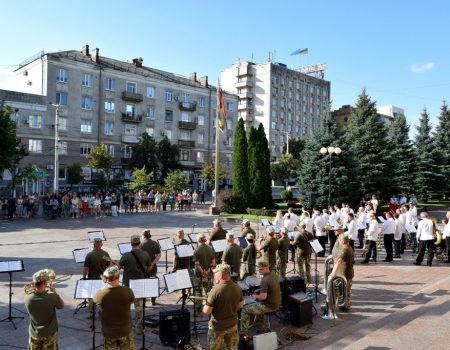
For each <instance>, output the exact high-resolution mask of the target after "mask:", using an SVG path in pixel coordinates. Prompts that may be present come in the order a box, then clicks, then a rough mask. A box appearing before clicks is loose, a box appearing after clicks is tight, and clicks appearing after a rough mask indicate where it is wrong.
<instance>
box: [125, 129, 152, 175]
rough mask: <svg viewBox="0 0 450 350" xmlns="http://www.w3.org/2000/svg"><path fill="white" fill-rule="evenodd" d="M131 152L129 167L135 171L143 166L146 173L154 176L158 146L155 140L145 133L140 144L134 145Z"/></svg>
mask: <svg viewBox="0 0 450 350" xmlns="http://www.w3.org/2000/svg"><path fill="white" fill-rule="evenodd" d="M132 150H133V152H132V155H131V160H130V165H131V166H132V167H134V168H137V169H141V168H142V167H143V166H145V168H146V169H147V171H150V172H153V174H154V175H155V174H156V172H157V170H158V158H157V154H158V145H157V143H156V141H155V139H154V138H153V137H151V136H150V135H149V134H147V133H146V132H145V133H143V134H142V140H141V143H139V144H137V145H134V146H133V148H132Z"/></svg>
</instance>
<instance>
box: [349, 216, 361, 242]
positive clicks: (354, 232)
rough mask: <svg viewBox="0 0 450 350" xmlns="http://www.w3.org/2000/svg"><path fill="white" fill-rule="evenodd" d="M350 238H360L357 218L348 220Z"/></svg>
mask: <svg viewBox="0 0 450 350" xmlns="http://www.w3.org/2000/svg"><path fill="white" fill-rule="evenodd" d="M347 233H348V238H349V239H352V240H354V241H356V240H357V239H358V230H357V229H356V222H355V220H351V221H349V222H348V231H347Z"/></svg>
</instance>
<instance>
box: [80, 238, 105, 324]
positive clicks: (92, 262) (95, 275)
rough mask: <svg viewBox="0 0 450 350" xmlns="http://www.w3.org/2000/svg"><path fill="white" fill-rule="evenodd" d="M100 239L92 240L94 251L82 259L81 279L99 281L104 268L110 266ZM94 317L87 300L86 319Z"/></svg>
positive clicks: (90, 301)
mask: <svg viewBox="0 0 450 350" xmlns="http://www.w3.org/2000/svg"><path fill="white" fill-rule="evenodd" d="M102 246H103V241H102V240H101V238H94V249H93V250H92V251H90V252H89V253H88V254H87V255H86V258H85V259H84V266H83V279H89V280H99V279H100V278H101V275H102V273H103V272H104V271H105V270H106V268H107V267H108V266H109V265H111V261H112V260H111V258H110V256H109V254H108V253H107V252H106V251H104V250H103V249H102ZM93 316H94V310H93V305H92V299H89V305H88V319H91V318H92V317H93Z"/></svg>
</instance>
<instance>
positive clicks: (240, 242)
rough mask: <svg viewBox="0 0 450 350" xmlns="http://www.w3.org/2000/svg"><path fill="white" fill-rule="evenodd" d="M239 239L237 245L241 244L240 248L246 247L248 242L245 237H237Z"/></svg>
mask: <svg viewBox="0 0 450 350" xmlns="http://www.w3.org/2000/svg"><path fill="white" fill-rule="evenodd" d="M238 240H239V245H240V246H241V248H242V249H244V248H247V246H248V243H247V240H246V239H245V237H238Z"/></svg>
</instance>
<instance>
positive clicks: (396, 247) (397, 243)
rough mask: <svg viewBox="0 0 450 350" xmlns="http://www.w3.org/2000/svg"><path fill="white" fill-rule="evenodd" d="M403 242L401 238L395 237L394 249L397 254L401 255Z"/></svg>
mask: <svg viewBox="0 0 450 350" xmlns="http://www.w3.org/2000/svg"><path fill="white" fill-rule="evenodd" d="M401 244H402V241H401V239H398V240H397V239H395V240H394V251H395V256H400V253H401Z"/></svg>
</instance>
